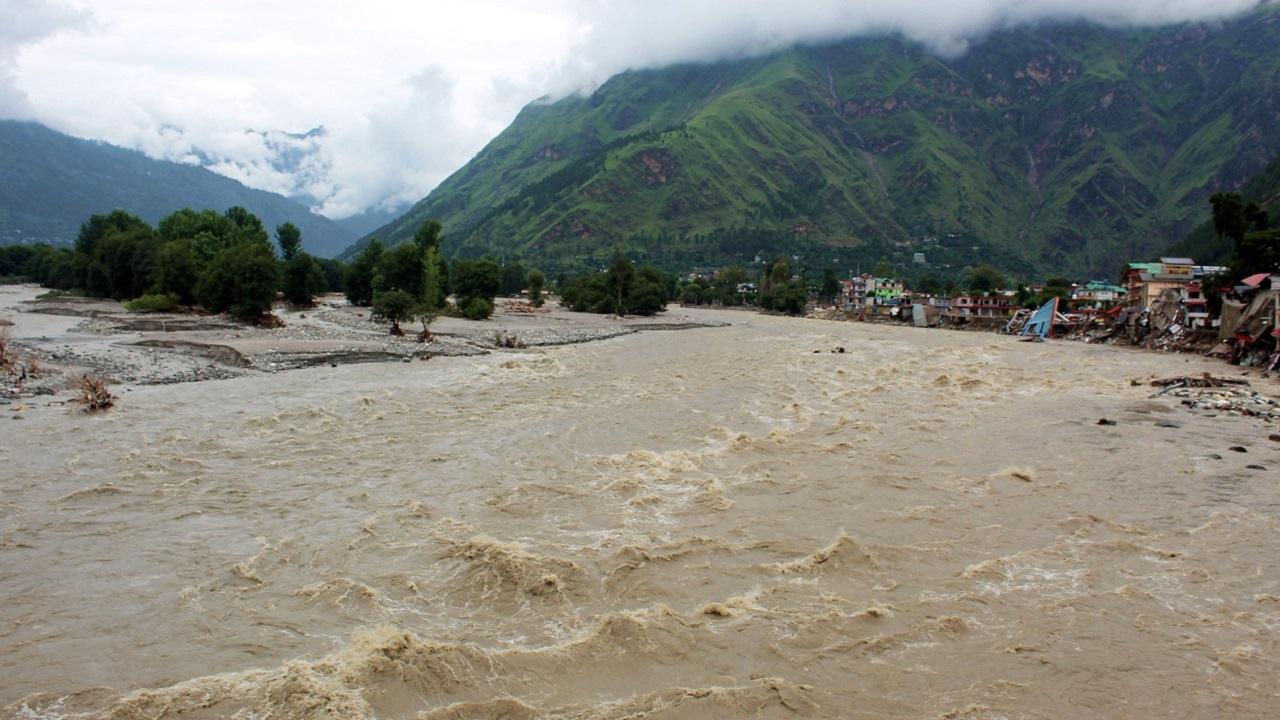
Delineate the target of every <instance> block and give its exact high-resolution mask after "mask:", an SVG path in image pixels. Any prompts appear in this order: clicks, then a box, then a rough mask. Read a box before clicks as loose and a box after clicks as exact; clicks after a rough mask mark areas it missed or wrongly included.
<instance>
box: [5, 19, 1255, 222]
mask: <svg viewBox="0 0 1280 720" xmlns="http://www.w3.org/2000/svg"><path fill="white" fill-rule="evenodd" d="M1257 5H1259V2H1258V0H1213V1H1205V0H1167V1H1160V0H965V1H964V2H957V1H956V0H860V1H859V0H810V1H809V2H797V1H793V2H779V1H776V0H703V1H702V2H696V1H694V0H685V1H683V2H681V1H678V0H649V1H648V2H640V1H638V0H544V1H543V2H537V1H535V0H471V1H470V2H446V1H442V2H433V3H421V2H411V1H405V2H394V1H392V0H369V1H367V2H364V3H351V2H349V0H342V1H341V2H339V1H338V0H312V1H310V2H301V1H296V2H273V3H258V2H249V1H248V0H221V1H220V2H212V1H204V0H195V1H193V2H189V3H162V2H153V1H150V0H106V1H99V2H83V1H79V2H77V1H75V0H65V1H57V2H55V1H52V0H0V18H3V20H0V116H4V117H19V118H35V119H38V120H40V121H42V122H44V123H46V124H48V125H50V126H52V127H55V128H57V129H59V130H62V131H64V132H68V133H71V134H73V135H78V136H81V137H91V138H100V139H104V140H107V141H109V142H113V143H116V144H119V145H124V146H127V147H136V148H138V149H140V150H142V151H144V152H146V153H147V154H149V155H152V156H153V157H161V158H166V159H173V160H182V161H187V162H199V163H202V164H205V165H208V166H210V167H211V168H212V169H214V170H216V171H218V172H222V173H224V174H227V175H230V176H232V177H235V178H237V179H239V180H241V181H243V182H245V183H247V184H249V185H253V186H255V187H261V188H264V189H267V190H273V191H276V192H283V193H286V194H294V195H305V196H307V197H310V198H314V202H315V205H316V207H317V209H318V210H319V211H321V212H323V213H325V214H327V215H330V216H332V217H344V216H347V215H350V214H353V213H356V212H359V211H361V210H364V209H368V208H377V207H379V206H382V207H387V206H393V205H397V204H402V203H405V202H409V201H413V200H417V199H418V198H421V197H422V196H424V195H425V194H426V193H427V192H429V191H430V190H431V189H432V188H433V187H435V186H436V185H437V184H438V183H439V182H440V181H441V180H443V179H444V178H445V177H447V176H448V175H449V174H450V173H451V172H453V171H454V170H456V169H457V168H458V167H460V166H461V165H462V164H464V163H465V162H466V161H467V160H468V159H470V158H471V157H472V156H473V155H474V154H475V153H476V152H477V151H478V150H479V149H480V148H481V147H483V145H484V144H485V143H486V142H487V141H488V140H489V139H491V138H492V137H493V136H494V135H496V134H497V133H498V132H500V131H501V130H502V129H503V128H504V127H505V126H506V125H507V124H508V123H509V122H510V121H511V119H512V118H513V117H514V116H515V114H516V112H518V111H519V109H520V108H521V107H522V106H523V105H525V104H526V103H527V102H529V101H530V100H532V99H534V98H536V97H538V96H540V95H543V94H545V93H548V92H550V93H553V94H563V93H567V92H571V91H574V90H577V89H582V88H589V87H591V86H592V85H593V84H596V83H599V82H602V81H603V80H605V79H607V78H608V77H609V76H610V75H612V74H614V73H616V72H619V71H622V70H625V69H628V68H640V67H656V66H661V65H665V64H669V63H673V62H681V61H699V60H712V59H720V58H726V57H737V56H744V55H751V54H759V53H764V52H768V51H771V50H775V49H778V48H781V47H785V46H787V45H791V44H794V43H797V42H818V41H823V40H831V39H836V38H840V37H845V36H850V35H858V34H868V33H882V32H899V33H902V34H904V35H906V36H907V37H910V38H912V39H915V40H918V41H920V42H922V43H925V44H926V45H928V46H929V47H931V48H932V49H933V50H934V51H935V52H938V53H941V54H947V55H954V54H959V53H962V52H964V51H965V50H966V49H967V48H968V46H969V44H970V43H971V42H972V41H973V40H975V39H979V38H981V37H982V36H983V35H985V34H987V33H989V32H991V31H993V30H996V29H999V28H1004V27H1010V26H1015V25H1020V24H1026V23H1032V22H1037V21H1042V20H1078V19H1083V20H1091V21H1094V22H1099V23H1103V24H1107V25H1112V26H1123V25H1161V24H1167V23H1175V22H1183V21H1188V20H1206V19H1216V18H1223V17H1227V16H1230V15H1233V14H1237V13H1240V12H1243V11H1247V10H1249V9H1251V8H1254V7H1256V6H1257ZM316 127H323V128H324V132H323V133H317V134H312V135H309V136H305V137H298V136H295V135H289V134H287V133H286V132H284V131H286V130H287V131H289V132H292V133H297V134H301V133H303V132H305V131H307V130H309V129H311V128H316Z"/></svg>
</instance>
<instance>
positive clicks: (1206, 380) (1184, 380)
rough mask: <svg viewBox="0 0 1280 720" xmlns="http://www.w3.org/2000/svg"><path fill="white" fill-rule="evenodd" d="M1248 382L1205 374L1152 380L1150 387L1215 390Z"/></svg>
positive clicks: (1241, 379)
mask: <svg viewBox="0 0 1280 720" xmlns="http://www.w3.org/2000/svg"><path fill="white" fill-rule="evenodd" d="M1248 384H1249V381H1248V380H1245V379H1243V378H1228V377H1214V376H1212V375H1210V374H1209V373H1205V374H1204V375H1202V376H1200V377H1191V376H1185V377H1171V378H1162V379H1160V380H1152V381H1151V387H1158V388H1169V389H1173V388H1180V387H1193V388H1215V387H1226V386H1227V385H1248Z"/></svg>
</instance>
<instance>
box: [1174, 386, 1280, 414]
mask: <svg viewBox="0 0 1280 720" xmlns="http://www.w3.org/2000/svg"><path fill="white" fill-rule="evenodd" d="M1170 395H1172V396H1173V397H1177V398H1182V404H1183V405H1185V406H1186V407H1187V408H1188V409H1190V410H1201V411H1208V412H1210V413H1213V414H1215V415H1217V414H1222V415H1232V416H1243V417H1256V418H1260V419H1262V420H1266V421H1268V422H1275V421H1278V420H1280V400H1276V399H1275V398H1270V397H1267V396H1266V395H1263V394H1261V393H1259V392H1258V391H1256V390H1247V389H1245V388H1238V387H1233V388H1205V387H1200V388H1195V387H1183V388H1179V389H1176V390H1173V391H1171V392H1170Z"/></svg>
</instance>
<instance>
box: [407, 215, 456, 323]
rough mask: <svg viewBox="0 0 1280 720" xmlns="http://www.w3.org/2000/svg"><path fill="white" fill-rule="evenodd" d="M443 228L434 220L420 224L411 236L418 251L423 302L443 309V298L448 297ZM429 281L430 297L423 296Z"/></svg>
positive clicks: (447, 268)
mask: <svg viewBox="0 0 1280 720" xmlns="http://www.w3.org/2000/svg"><path fill="white" fill-rule="evenodd" d="M443 231H444V226H443V225H441V224H440V223H439V222H437V221H435V220H427V221H425V222H423V223H422V225H421V226H420V227H419V228H418V231H417V232H416V233H414V234H413V245H414V247H416V248H417V249H418V257H419V259H420V260H421V262H422V271H421V277H422V284H423V290H422V292H423V301H424V302H428V303H431V304H432V306H433V307H436V308H443V307H444V306H445V298H447V297H449V291H450V287H449V264H448V262H447V261H446V260H445V258H444V248H443V247H442V243H443V240H442V239H441V233H443ZM428 280H430V282H431V284H432V285H433V287H434V291H433V292H432V293H431V297H430V298H428V297H426V296H425V293H426V284H427V282H428Z"/></svg>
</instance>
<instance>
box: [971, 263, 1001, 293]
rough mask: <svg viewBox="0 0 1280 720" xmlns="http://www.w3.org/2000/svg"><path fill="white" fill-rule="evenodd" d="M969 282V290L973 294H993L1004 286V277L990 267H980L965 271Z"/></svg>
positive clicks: (984, 265)
mask: <svg viewBox="0 0 1280 720" xmlns="http://www.w3.org/2000/svg"><path fill="white" fill-rule="evenodd" d="M965 273H966V275H967V276H968V280H969V290H971V291H973V292H991V291H992V290H996V289H998V288H1001V287H1003V286H1004V275H1003V274H1001V272H1000V271H999V270H997V269H995V268H994V267H992V266H990V265H986V264H983V265H979V266H977V267H971V268H968V269H967V270H966V271H965Z"/></svg>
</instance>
